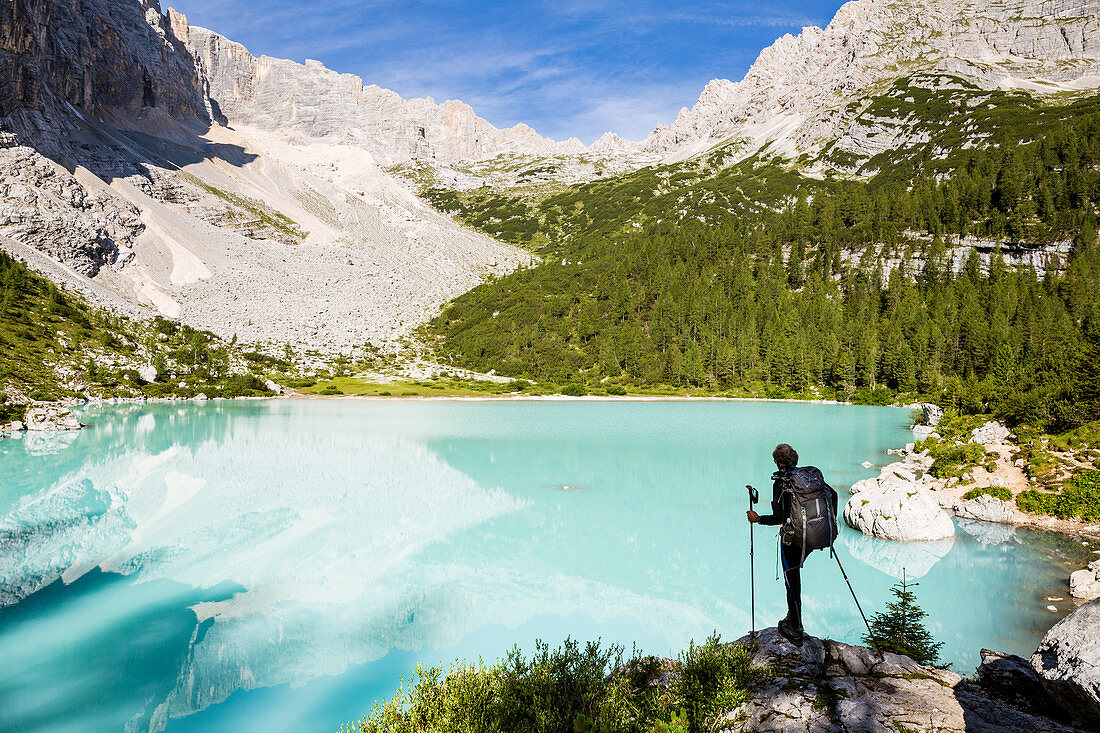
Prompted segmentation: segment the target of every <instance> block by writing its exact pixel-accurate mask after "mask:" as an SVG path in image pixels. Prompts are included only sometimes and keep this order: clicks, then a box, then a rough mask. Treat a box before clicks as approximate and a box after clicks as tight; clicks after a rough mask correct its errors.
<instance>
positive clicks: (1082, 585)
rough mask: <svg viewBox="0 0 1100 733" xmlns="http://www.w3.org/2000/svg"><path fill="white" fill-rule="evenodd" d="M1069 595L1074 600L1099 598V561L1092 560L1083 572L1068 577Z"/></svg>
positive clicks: (1079, 571)
mask: <svg viewBox="0 0 1100 733" xmlns="http://www.w3.org/2000/svg"><path fill="white" fill-rule="evenodd" d="M1069 593H1070V595H1071V596H1073V597H1074V598H1084V599H1086V600H1092V599H1093V598H1100V560H1094V561H1092V562H1091V563H1089V566H1088V567H1087V568H1085V569H1084V570H1078V571H1076V572H1074V573H1071V574H1070V576H1069Z"/></svg>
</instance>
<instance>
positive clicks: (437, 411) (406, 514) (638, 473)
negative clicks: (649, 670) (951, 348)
mask: <svg viewBox="0 0 1100 733" xmlns="http://www.w3.org/2000/svg"><path fill="white" fill-rule="evenodd" d="M906 418H907V412H906V411H904V410H897V409H890V408H874V407H851V406H834V405H810V404H797V403H752V402H724V401H722V402H591V401H589V402H583V401H582V402H545V401H538V402H499V401H498V402H428V401H262V402H215V403H207V404H202V405H193V404H186V405H164V404H162V405H150V406H142V407H126V406H117V407H103V408H93V409H89V410H87V411H86V412H85V413H84V415H83V419H84V420H85V422H88V423H89V424H90V427H89V429H87V430H85V431H82V432H80V433H74V434H69V435H62V436H50V437H43V436H32V435H28V436H25V437H24V438H22V439H20V440H6V441H0V659H2V660H3V661H4V664H3V665H0V730H9V729H10V730H30V731H90V730H96V731H100V730H102V731H110V730H127V731H139V730H140V731H145V730H161V729H164V728H165V727H166V726H167V729H168V731H169V732H170V733H175V732H179V733H182V732H184V731H199V730H202V731H219V730H230V729H237V728H239V727H240V726H244V727H246V728H247V729H263V730H274V731H278V730H296V731H313V730H317V731H332V730H335V729H336V728H337V727H338V726H339V724H340V722H342V721H344V720H347V719H350V718H354V717H357V716H358V714H360V713H362V712H366V711H367V710H369V708H370V706H371V704H372V703H373V702H375V701H376V700H378V699H380V698H382V697H385V696H389V695H391V694H392V693H393V691H394V689H395V688H396V686H397V683H398V678H399V677H400V675H401V674H403V673H406V672H408V671H409V670H410V669H411V668H412V667H413V666H415V664H416V662H417V661H428V662H436V661H439V660H452V659H454V658H456V657H464V658H472V657H476V656H477V655H478V654H481V655H483V656H485V657H486V658H493V657H495V656H497V655H499V654H502V653H503V652H505V651H506V650H507V649H508V648H510V647H511V646H512V644H513V643H518V644H519V645H520V646H522V647H526V648H530V647H531V646H532V645H533V641H534V639H535V638H538V637H541V638H544V639H546V640H548V641H550V642H552V643H557V642H559V641H561V640H562V639H563V638H564V637H565V636H566V635H572V636H573V637H575V638H581V639H588V638H595V637H597V636H599V637H602V638H603V640H604V641H608V642H619V643H623V644H624V645H625V646H626V647H627V650H628V651H629V650H630V647H631V645H632V643H633V642H638V644H639V646H640V647H641V648H642V649H644V650H645V651H647V652H651V653H656V654H664V655H667V654H675V653H676V652H678V651H679V650H680V649H682V648H684V647H685V646H687V644H688V642H689V640H691V639H695V640H702V639H704V638H705V637H706V636H708V635H709V634H710V633H711V632H712V631H714V630H717V631H719V632H720V633H722V634H723V635H724V636H725V637H726V638H736V637H738V636H740V635H742V634H744V633H746V632H747V630H748V628H749V568H748V564H747V550H748V527H747V524H746V522H745V520H744V511H745V509H746V508H747V506H746V503H747V502H746V493H745V491H744V488H743V486H744V484H745V483H750V482H751V483H754V484H755V485H757V486H758V487H760V488H761V489H762V493H764V494H765V495H766V494H767V493H768V491H769V485H770V484H769V481H768V477H769V475H770V473H771V470H772V466H771V461H770V453H771V448H772V447H773V446H774V445H775V444H776V443H777V442H779V441H788V442H790V443H792V444H793V445H795V447H796V448H797V449H798V450H799V452H800V453H801V455H802V458H803V463H804V464H814V465H817V466H819V467H821V468H822V470H823V471H825V474H826V476H827V477H828V479H829V480H830V481H831V482H832V483H833V484H834V485H837V486H846V485H848V484H850V483H852V482H853V481H855V480H857V479H859V478H863V477H865V476H868V475H872V474H874V473H875V472H876V469H864V468H861V467H860V465H859V464H860V463H861V462H863V461H865V460H870V461H872V462H875V463H885V462H887V461H888V457H887V456H886V455H885V450H886V448H888V447H894V446H898V445H901V444H903V443H905V442H907V441H908V440H910V436H909V433H908V431H907V430H906V429H905V421H906ZM563 486H568V487H570V488H569V489H568V490H566V489H563V488H562V487H563ZM841 493H842V498H843V497H844V492H843V491H842V492H841ZM975 535H977V536H975ZM774 537H775V534H774V530H773V529H771V528H758V530H757V533H756V540H757V543H756V548H757V558H756V563H757V564H756V580H757V624H758V626H765V625H772V624H774V622H775V620H776V619H778V618H779V617H780V616H782V615H783V613H784V611H785V609H784V605H783V595H782V588H781V583H780V582H778V581H776V580H775V541H774ZM839 554H840V557H841V559H842V561H843V562H844V563H845V566H846V569H847V570H848V574H849V576H850V577H851V579H852V582H853V584H854V585H855V588H856V590H857V592H859V593H860V595H861V600H863V602H864V606H865V608H867V609H868V610H869V611H871V610H878V609H881V608H883V604H884V603H885V601H886V600H887V599H888V588H889V586H890V584H891V583H892V582H893V581H894V576H896V575H900V573H901V568H902V567H906V568H907V569H908V572H909V574H910V576H914V575H915V576H917V577H919V582H920V584H921V585H920V586H919V587H918V589H917V591H918V595H919V598H920V601H921V603H922V605H923V606H924V607H925V609H926V610H928V611H929V612H930V614H931V617H930V619H929V626H930V628H931V629H932V630H933V632H934V633H935V635H936V636H937V638H939V639H940V640H942V641H944V642H945V646H944V650H943V651H944V656H945V657H946V659H947V660H949V661H952V662H953V663H954V664H955V668H956V669H957V670H958V671H960V672H964V673H965V672H968V671H970V670H971V669H973V667H974V665H975V664H976V663H977V661H978V658H977V652H978V650H979V649H980V648H981V647H983V646H985V647H993V648H998V649H1002V650H1005V651H1009V652H1015V653H1023V654H1026V653H1030V651H1031V650H1033V649H1034V647H1035V645H1036V643H1037V641H1038V639H1039V637H1040V636H1041V634H1042V633H1043V631H1045V629H1046V628H1048V627H1049V626H1050V625H1051V624H1052V623H1053V622H1054V621H1055V620H1057V618H1058V617H1057V616H1056V615H1054V614H1052V613H1050V612H1049V611H1046V610H1045V609H1044V606H1045V605H1047V604H1046V602H1045V601H1044V600H1043V596H1044V595H1046V594H1047V593H1049V592H1051V591H1056V590H1058V589H1060V588H1063V587H1064V585H1065V572H1066V571H1065V568H1064V567H1063V565H1062V563H1061V562H1060V558H1059V552H1058V549H1057V543H1054V542H1050V541H1048V540H1047V539H1045V538H1043V537H1040V536H1038V535H1033V534H1032V533H1026V532H1023V531H1012V530H1011V529H1008V530H1005V529H1003V528H998V527H993V526H990V525H968V526H967V527H965V528H960V530H959V531H958V533H957V537H956V539H955V540H954V541H953V542H950V541H949V542H946V543H935V544H931V545H929V544H925V543H921V544H910V545H904V544H895V543H888V542H882V541H877V540H873V539H871V538H867V537H864V536H863V535H860V534H859V533H856V532H852V531H851V530H848V529H847V528H843V529H842V534H841V538H840V541H839ZM804 585H805V597H806V598H805V617H806V623H807V629H808V631H809V632H810V633H812V634H815V635H820V636H830V637H832V638H836V639H842V640H846V641H851V642H858V640H859V635H860V629H861V628H862V622H861V621H860V620H859V616H858V615H857V613H856V610H855V606H854V604H853V602H852V599H851V597H850V596H849V595H848V591H847V588H846V587H845V586H844V584H843V580H842V578H841V577H840V573H839V570H838V569H837V568H836V565H835V563H831V561H830V560H829V558H828V557H827V555H825V554H823V553H817V554H816V555H815V556H813V557H811V559H810V560H809V561H808V563H807V567H806V570H805V572H804Z"/></svg>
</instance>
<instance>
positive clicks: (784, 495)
mask: <svg viewBox="0 0 1100 733" xmlns="http://www.w3.org/2000/svg"><path fill="white" fill-rule="evenodd" d="M790 480H791V472H790V471H789V470H783V471H776V472H775V473H773V474H772V513H771V514H762V515H760V518H759V519H758V520H756V521H757V522H758V523H759V524H783V522H784V520H786V518H787V517H789V516H790V515H791V492H789V491H787V486H788V482H789V481H790Z"/></svg>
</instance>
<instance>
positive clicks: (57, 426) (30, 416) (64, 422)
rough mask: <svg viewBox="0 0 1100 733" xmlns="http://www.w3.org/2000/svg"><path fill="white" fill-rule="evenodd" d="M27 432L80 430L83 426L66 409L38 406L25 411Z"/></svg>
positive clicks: (56, 406) (53, 406)
mask: <svg viewBox="0 0 1100 733" xmlns="http://www.w3.org/2000/svg"><path fill="white" fill-rule="evenodd" d="M26 420H27V430H31V431H52V430H80V429H81V428H82V427H84V426H83V425H81V424H80V421H79V420H77V419H76V415H74V414H73V413H72V411H71V410H69V408H67V407H63V406H61V405H56V404H47V405H40V406H37V407H32V408H30V409H29V410H27V417H26Z"/></svg>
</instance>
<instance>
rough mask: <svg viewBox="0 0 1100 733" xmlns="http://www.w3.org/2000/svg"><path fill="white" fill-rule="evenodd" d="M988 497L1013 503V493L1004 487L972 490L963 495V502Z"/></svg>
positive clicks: (986, 487) (983, 487)
mask: <svg viewBox="0 0 1100 733" xmlns="http://www.w3.org/2000/svg"><path fill="white" fill-rule="evenodd" d="M986 495H988V496H992V497H993V498H995V499H1000V500H1001V501H1012V492H1011V491H1009V490H1008V489H1007V488H1005V487H1004V486H982V487H981V488H977V489H971V490H970V491H968V492H966V493H965V494H963V501H970V500H971V499H977V498H978V497H979V496H986Z"/></svg>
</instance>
